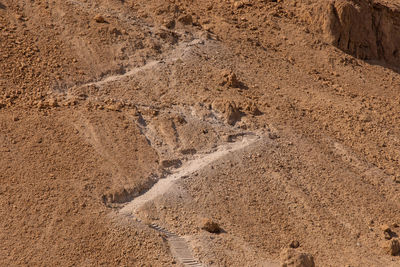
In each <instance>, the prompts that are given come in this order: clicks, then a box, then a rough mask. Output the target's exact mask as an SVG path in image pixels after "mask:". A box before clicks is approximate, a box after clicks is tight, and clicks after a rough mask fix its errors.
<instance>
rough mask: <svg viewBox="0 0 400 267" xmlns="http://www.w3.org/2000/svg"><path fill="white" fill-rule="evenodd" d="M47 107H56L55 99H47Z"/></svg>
mask: <svg viewBox="0 0 400 267" xmlns="http://www.w3.org/2000/svg"><path fill="white" fill-rule="evenodd" d="M49 106H50V107H53V108H55V107H58V102H57V99H54V98H51V99H49Z"/></svg>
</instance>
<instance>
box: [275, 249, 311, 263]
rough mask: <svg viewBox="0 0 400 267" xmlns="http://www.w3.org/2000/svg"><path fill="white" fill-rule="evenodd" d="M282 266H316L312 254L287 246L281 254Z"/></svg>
mask: <svg viewBox="0 0 400 267" xmlns="http://www.w3.org/2000/svg"><path fill="white" fill-rule="evenodd" d="M280 260H281V266H282V267H315V263H314V257H313V256H312V255H311V254H308V253H304V252H299V251H297V250H295V249H293V248H285V249H283V250H282V251H281V254H280Z"/></svg>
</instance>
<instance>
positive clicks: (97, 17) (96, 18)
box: [93, 14, 106, 23]
mask: <svg viewBox="0 0 400 267" xmlns="http://www.w3.org/2000/svg"><path fill="white" fill-rule="evenodd" d="M93 19H94V21H96V22H97V23H105V22H106V20H105V19H104V17H103V16H102V15H100V14H97V15H96V16H95V17H94V18H93Z"/></svg>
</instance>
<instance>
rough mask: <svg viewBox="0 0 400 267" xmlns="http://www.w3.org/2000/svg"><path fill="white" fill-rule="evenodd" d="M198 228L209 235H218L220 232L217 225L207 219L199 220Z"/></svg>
mask: <svg viewBox="0 0 400 267" xmlns="http://www.w3.org/2000/svg"><path fill="white" fill-rule="evenodd" d="M200 228H201V229H203V230H206V231H207V232H210V233H220V232H221V230H222V229H221V227H220V226H219V225H218V223H216V222H214V221H213V220H211V219H209V218H204V219H202V220H201V222H200Z"/></svg>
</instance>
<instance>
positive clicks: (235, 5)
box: [233, 1, 244, 9]
mask: <svg viewBox="0 0 400 267" xmlns="http://www.w3.org/2000/svg"><path fill="white" fill-rule="evenodd" d="M233 7H234V8H236V9H239V8H242V7H244V3H243V2H242V1H237V2H235V3H233Z"/></svg>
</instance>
